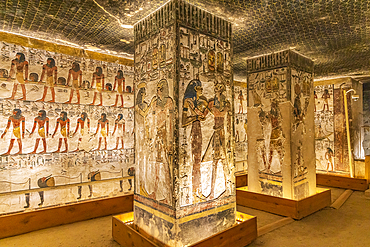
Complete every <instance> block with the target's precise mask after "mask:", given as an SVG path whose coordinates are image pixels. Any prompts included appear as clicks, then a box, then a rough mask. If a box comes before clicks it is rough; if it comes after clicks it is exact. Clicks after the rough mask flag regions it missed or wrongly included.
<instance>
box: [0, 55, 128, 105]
mask: <svg viewBox="0 0 370 247" xmlns="http://www.w3.org/2000/svg"><path fill="white" fill-rule="evenodd" d="M82 74H83V73H82V71H81V69H80V65H79V63H78V62H74V63H72V68H71V69H70V70H69V72H68V78H67V80H66V79H65V78H64V77H58V69H57V66H56V65H55V60H54V58H48V59H47V61H46V64H45V65H43V67H42V72H41V78H40V80H39V79H38V74H37V73H30V75H29V76H28V62H27V61H26V59H25V56H24V54H23V53H17V54H16V58H15V59H13V60H12V62H11V68H10V72H9V75H8V71H7V70H6V69H0V78H6V79H7V80H8V81H11V80H12V79H16V82H15V83H14V87H13V91H12V95H11V97H10V99H14V98H15V95H16V93H17V90H18V86H19V85H20V87H21V89H22V98H20V99H23V100H26V95H27V94H26V87H25V83H28V82H36V83H37V82H38V83H43V81H44V79H45V87H44V92H43V95H42V98H41V99H40V100H39V101H45V98H46V95H47V92H48V89H49V88H50V92H51V96H52V99H51V100H50V101H49V102H55V90H54V86H55V85H60V86H71V93H70V97H69V100H68V101H67V102H65V103H72V98H73V93H74V91H76V94H77V102H76V104H80V92H79V89H92V88H94V86H95V89H96V91H95V94H94V99H93V102H92V103H91V105H95V101H96V98H97V94H99V96H100V104H99V105H102V104H103V97H102V91H104V90H106V91H117V92H118V94H117V95H116V103H115V105H114V106H117V103H118V99H119V98H120V99H121V107H123V92H124V90H125V77H124V76H123V71H122V70H118V71H117V75H116V76H115V78H114V85H113V86H112V84H111V83H106V84H105V76H104V74H103V69H102V68H101V67H96V71H95V72H94V73H93V75H92V82H91V84H90V82H89V81H86V80H83V79H82ZM14 76H15V78H14ZM29 79H30V80H29ZM95 84H96V85H95ZM126 91H127V92H129V93H131V87H130V86H127V88H126Z"/></svg>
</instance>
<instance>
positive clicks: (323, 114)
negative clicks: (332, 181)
mask: <svg viewBox="0 0 370 247" xmlns="http://www.w3.org/2000/svg"><path fill="white" fill-rule="evenodd" d="M357 84H358V82H357V81H354V80H352V81H351V79H349V82H348V83H347V84H344V85H342V87H341V85H339V84H330V85H318V86H316V87H315V150H316V169H317V171H318V172H322V173H329V174H334V175H335V174H337V175H345V176H350V166H349V154H348V141H347V130H346V119H345V108H344V107H345V106H344V95H343V90H349V89H351V88H354V87H356V85H357ZM355 93H356V94H357V95H362V89H360V88H359V87H356V91H355ZM346 97H347V105H348V118H349V119H348V120H349V127H350V140H351V148H352V150H353V155H354V158H355V159H361V158H362V159H363V158H364V153H363V148H362V140H363V138H364V137H363V128H362V125H363V124H362V116H363V114H362V99H357V100H356V101H354V100H352V94H351V93H349V94H347V95H346ZM364 97H366V93H364ZM361 98H362V97H361ZM354 105H356V107H355V108H354V109H353V106H354ZM364 107H365V108H366V106H364ZM353 111H355V112H353ZM364 124H365V125H366V116H365V118H364Z"/></svg>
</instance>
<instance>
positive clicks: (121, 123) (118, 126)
mask: <svg viewBox="0 0 370 247" xmlns="http://www.w3.org/2000/svg"><path fill="white" fill-rule="evenodd" d="M116 131H117V143H116V148H115V149H118V146H119V139H121V142H122V147H121V148H122V149H123V148H124V147H125V145H124V143H123V138H124V134H125V120H124V119H123V115H122V114H121V113H120V114H118V116H117V119H116V120H115V121H114V129H113V133H112V136H114V134H115V133H116Z"/></svg>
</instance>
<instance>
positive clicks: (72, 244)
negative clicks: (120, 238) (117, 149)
mask: <svg viewBox="0 0 370 247" xmlns="http://www.w3.org/2000/svg"><path fill="white" fill-rule="evenodd" d="M343 192H344V190H342V189H334V188H332V201H335V200H336V199H337V198H338V197H339V196H340V195H341V193H343ZM238 210H240V211H241V212H245V213H249V214H251V215H255V216H257V222H258V227H262V226H264V225H267V224H270V223H273V222H275V221H277V220H279V219H282V218H283V217H281V216H278V215H273V214H270V213H266V212H262V211H258V210H254V209H250V208H246V207H239V206H238ZM111 221H112V217H111V216H108V217H102V218H97V219H93V220H87V221H82V222H77V223H74V224H68V225H63V226H58V227H52V228H49V229H44V230H39V231H35V232H31V233H27V234H23V235H19V236H15V237H10V238H5V239H2V240H0V246H1V247H3V246H4V247H5V246H6V247H12V246H17V247H18V246H28V247H33V246H35V247H36V246H37V247H44V246H45V247H50V246H53V247H59V246H63V247H64V246H68V247H84V246H99V247H100V246H103V247H116V246H117V247H118V246H119V244H117V243H116V242H115V241H114V240H113V239H112V230H111V227H112V226H111V224H112V223H111ZM249 246H250V247H255V246H267V247H269V246H271V247H272V246H273V247H276V246H294V247H296V246H314V247H321V246H325V247H330V246H333V247H341V246H346V247H347V246H370V198H369V197H366V196H365V194H364V192H357V191H355V192H354V193H353V194H352V195H351V196H350V197H349V199H348V200H347V201H346V202H345V203H344V205H343V206H342V207H341V208H339V209H332V208H325V209H323V210H321V211H319V212H316V213H315V214H312V215H310V216H308V217H306V218H304V219H302V220H299V221H294V222H292V223H290V224H288V225H285V226H282V227H280V228H278V229H276V230H274V231H271V232H269V233H266V234H265V235H262V236H260V237H258V238H257V239H256V240H255V241H254V242H252V243H251V244H250V245H249Z"/></svg>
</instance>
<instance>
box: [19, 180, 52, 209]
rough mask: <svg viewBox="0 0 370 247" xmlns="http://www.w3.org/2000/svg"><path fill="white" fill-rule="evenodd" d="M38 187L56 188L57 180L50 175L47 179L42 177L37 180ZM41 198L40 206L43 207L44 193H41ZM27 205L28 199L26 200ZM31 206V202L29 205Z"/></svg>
mask: <svg viewBox="0 0 370 247" xmlns="http://www.w3.org/2000/svg"><path fill="white" fill-rule="evenodd" d="M37 185H38V186H39V187H40V188H47V187H54V186H55V179H54V177H52V175H49V176H47V177H42V178H40V179H38V180H37ZM39 196H40V203H39V204H38V205H39V206H42V205H43V204H44V191H39ZM26 203H27V199H26ZM27 204H28V205H29V202H28V203H27Z"/></svg>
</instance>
